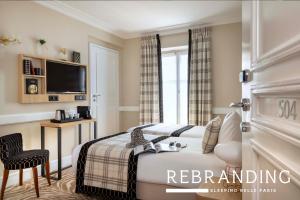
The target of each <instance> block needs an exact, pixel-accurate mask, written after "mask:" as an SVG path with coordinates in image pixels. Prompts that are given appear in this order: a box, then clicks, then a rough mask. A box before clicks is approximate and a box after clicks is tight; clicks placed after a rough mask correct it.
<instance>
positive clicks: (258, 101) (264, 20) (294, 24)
mask: <svg viewBox="0 0 300 200" xmlns="http://www.w3.org/2000/svg"><path fill="white" fill-rule="evenodd" d="M299 11H300V2H297V1H243V3H242V13H243V42H242V45H243V54H242V55H243V59H242V61H243V63H242V67H243V69H250V70H251V72H252V76H253V79H252V81H251V82H249V83H244V84H243V87H242V89H243V93H242V94H243V97H244V98H250V99H251V113H250V112H249V114H248V115H246V114H245V113H244V114H243V115H244V116H243V120H244V121H249V122H251V130H250V132H248V133H243V170H247V169H250V170H257V172H259V173H258V178H257V181H256V182H255V183H253V184H250V183H249V184H245V183H244V184H243V187H244V188H252V189H253V191H254V190H256V192H244V193H243V200H248V199H262V200H268V199H272V200H277V199H278V200H281V199H286V200H293V199H299V198H300V20H299V19H300V12H299ZM259 170H263V171H262V172H263V173H262V174H263V176H261V175H260V171H259ZM265 170H269V172H271V173H274V170H276V173H277V175H276V177H277V178H276V183H272V182H273V181H270V179H269V183H265V182H266V180H265V176H264V172H265ZM282 170H288V171H289V174H290V175H289V177H290V182H289V183H282V182H286V181H288V178H287V177H286V174H288V172H284V173H282V174H281V175H284V176H280V174H279V173H280V172H281V171H282ZM260 177H262V181H260ZM280 177H281V178H282V179H283V181H281V180H280V179H279V178H280ZM260 182H261V183H260ZM263 189H272V191H271V192H270V190H269V192H267V191H266V190H264V191H262V190H263ZM274 189H275V190H276V191H275V190H274Z"/></svg>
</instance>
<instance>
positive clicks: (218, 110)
mask: <svg viewBox="0 0 300 200" xmlns="http://www.w3.org/2000/svg"><path fill="white" fill-rule="evenodd" d="M139 110H140V108H139V106H120V107H119V111H120V112H139ZM232 110H235V111H238V112H239V109H235V108H227V107H215V108H213V114H214V115H225V114H226V113H228V112H230V111H232ZM54 116H55V112H38V113H20V114H7V115H0V126H1V125H9V124H19V123H29V122H35V121H41V120H49V119H51V118H54Z"/></svg>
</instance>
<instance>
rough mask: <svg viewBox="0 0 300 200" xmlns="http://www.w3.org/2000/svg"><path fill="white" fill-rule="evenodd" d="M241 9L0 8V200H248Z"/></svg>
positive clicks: (119, 4)
mask: <svg viewBox="0 0 300 200" xmlns="http://www.w3.org/2000/svg"><path fill="white" fill-rule="evenodd" d="M253 5H254V4H253ZM243 6H244V7H247V6H248V7H250V6H252V5H250V4H249V3H245V4H244V3H243V4H242V2H241V1H1V2H0V43H1V46H0V60H1V64H0V93H1V95H0V105H1V106H0V149H1V152H0V158H1V161H2V162H1V163H2V164H1V166H0V174H1V175H0V176H1V178H0V182H1V199H35V198H39V199H146V200H147V199H149V200H150V199H162V200H164V199H178V200H179V199H228V200H229V199H242V195H243V199H256V195H254V194H249V193H248V194H245V193H243V192H242V191H241V190H240V189H241V188H245V187H246V188H247V184H244V183H243V184H242V180H240V179H239V178H238V177H239V176H241V173H242V172H241V170H242V135H243V134H245V133H246V132H249V131H250V128H249V123H248V122H247V120H245V119H249V116H250V115H248V114H249V112H248V111H249V107H250V103H249V100H248V99H246V98H242V96H243V97H244V96H245V94H246V93H245V92H244V91H246V90H247V91H248V89H247V88H246V89H245V87H244V86H247V82H249V81H251V79H252V78H253V77H252V74H251V72H250V71H249V70H248V68H247V67H248V66H250V65H248V63H247V62H248V61H247V59H249V57H247V56H245V55H246V54H243V53H244V49H242V47H243V48H248V47H249V46H247V42H249V41H248V40H247V38H248V36H247V34H246V37H245V38H246V42H245V41H244V39H245V38H244V36H245V33H246V32H247V31H248V32H247V33H249V32H250V31H249V29H247V26H246V25H248V24H247V23H245V24H246V25H244V20H245V19H244V16H243V19H242V14H243V15H244V14H247V11H246V12H243V13H242V7H243ZM244 7H243V9H244ZM248 7H247V8H248ZM274 7H275V6H274ZM245 10H247V9H245ZM243 11H244V10H243ZM246 19H247V16H246ZM242 22H243V23H242ZM245 27H246V28H245ZM249 34H250V33H249ZM242 36H243V37H242ZM242 40H243V45H242ZM242 52H243V53H242ZM242 58H243V59H242ZM242 64H243V67H242ZM245 66H246V67H245ZM243 69H244V70H243ZM242 88H243V95H242ZM246 96H247V95H246ZM257 102H258V101H257ZM272 105H273V104H272ZM251 106H252V105H251ZM271 109H273V108H271ZM292 109H293V107H291V112H292ZM242 119H243V120H242ZM251 130H252V129H251ZM242 132H245V133H243V134H242ZM244 136H245V135H243V140H244ZM274 140H275V139H274ZM245 141H246V140H245ZM243 145H244V142H243ZM245 152H246V151H245ZM247 152H248V150H247ZM251 152H252V150H251ZM243 153H244V152H243ZM245 155H246V154H245ZM247 155H248V156H249V155H250V154H247ZM251 155H252V154H251ZM290 155H291V154H290ZM248 158H249V159H250V158H251V159H252V157H251V156H249V157H244V154H243V163H244V162H245V161H244V159H246V160H247V159H248ZM251 159H250V160H249V163H247V165H245V167H247V168H249V166H250V168H251V165H252V164H253V162H252V163H251ZM258 162H262V161H258ZM245 163H246V162H245ZM253 165H254V164H253ZM252 169H253V168H252ZM220 177H222V178H221V179H222V180H221V179H220ZM236 177H237V179H238V181H235V179H236ZM251 187H252V188H253V185H251V184H249V188H251ZM255 187H259V186H255ZM278 187H279V186H278ZM212 189H216V191H213V190H212ZM224 190H225V192H224ZM297 191H298V190H297ZM242 193H243V194H242ZM254 193H255V192H254ZM293 194H294V193H293ZM249 196H251V198H249ZM266 197H268V196H266ZM261 199H268V198H261Z"/></svg>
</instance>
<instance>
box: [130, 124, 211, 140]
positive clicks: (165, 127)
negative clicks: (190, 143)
mask: <svg viewBox="0 0 300 200" xmlns="http://www.w3.org/2000/svg"><path fill="white" fill-rule="evenodd" d="M184 126H185V125H178V124H163V123H160V124H156V125H154V126H150V127H147V128H143V129H142V130H143V133H144V134H151V135H167V136H169V135H171V133H173V132H174V131H176V130H178V129H180V128H183V127H184ZM135 128H136V127H131V128H129V129H128V130H127V132H129V133H130V132H132V131H133V130H134V129H135ZM204 132H205V126H194V127H193V128H191V129H189V130H187V131H184V132H183V133H181V135H180V137H192V138H202V137H203V135H204Z"/></svg>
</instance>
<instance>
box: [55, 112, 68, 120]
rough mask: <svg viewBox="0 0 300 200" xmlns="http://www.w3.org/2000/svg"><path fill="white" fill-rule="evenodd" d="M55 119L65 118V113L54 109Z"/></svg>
mask: <svg viewBox="0 0 300 200" xmlns="http://www.w3.org/2000/svg"><path fill="white" fill-rule="evenodd" d="M55 119H56V120H57V121H62V120H65V119H66V113H65V111H64V110H56V111H55Z"/></svg>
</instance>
